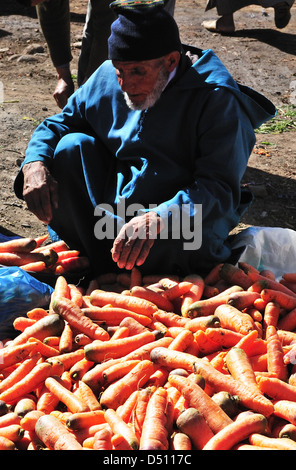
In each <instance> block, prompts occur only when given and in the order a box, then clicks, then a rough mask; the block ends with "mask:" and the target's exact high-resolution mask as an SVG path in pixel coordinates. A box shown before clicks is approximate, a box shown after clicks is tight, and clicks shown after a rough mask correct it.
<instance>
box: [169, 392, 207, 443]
mask: <svg viewBox="0 0 296 470" xmlns="http://www.w3.org/2000/svg"><path fill="white" fill-rule="evenodd" d="M181 396H182V395H181ZM176 426H177V429H178V430H180V431H181V432H182V433H185V434H186V435H188V436H189V437H190V440H191V442H192V444H193V447H194V449H195V450H202V449H203V447H204V446H205V445H206V443H207V442H208V441H209V440H210V439H211V438H212V437H213V436H214V433H213V431H212V430H211V428H210V427H209V425H208V423H207V421H206V420H205V418H204V416H203V415H202V414H201V413H200V412H199V411H198V410H197V409H196V408H192V407H189V408H187V409H185V410H184V411H183V412H182V413H180V414H179V416H178V418H177V419H176Z"/></svg>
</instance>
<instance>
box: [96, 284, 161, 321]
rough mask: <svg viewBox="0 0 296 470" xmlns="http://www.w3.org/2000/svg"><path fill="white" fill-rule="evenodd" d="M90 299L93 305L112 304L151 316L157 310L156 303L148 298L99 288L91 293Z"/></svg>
mask: <svg viewBox="0 0 296 470" xmlns="http://www.w3.org/2000/svg"><path fill="white" fill-rule="evenodd" d="M90 301H91V303H92V304H93V305H96V306H98V307H103V306H104V305H108V304H111V305H112V306H113V307H119V308H125V309H127V310H132V311H133V312H136V313H140V314H142V315H148V316H150V317H151V316H152V315H153V312H155V311H156V310H157V307H156V305H155V304H153V303H152V302H149V301H148V300H145V299H140V298H138V297H133V296H128V295H123V294H119V293H116V292H106V291H102V290H99V289H96V290H94V291H93V292H92V293H91V295H90Z"/></svg>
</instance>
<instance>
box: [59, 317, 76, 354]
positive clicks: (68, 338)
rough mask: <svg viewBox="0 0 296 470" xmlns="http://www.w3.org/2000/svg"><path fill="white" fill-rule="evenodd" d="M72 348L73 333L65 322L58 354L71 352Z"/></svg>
mask: <svg viewBox="0 0 296 470" xmlns="http://www.w3.org/2000/svg"><path fill="white" fill-rule="evenodd" d="M72 347H73V331H72V328H71V326H70V325H69V323H68V322H65V326H64V329H63V331H62V333H61V337H60V343H59V351H60V354H63V353H68V352H70V351H72Z"/></svg>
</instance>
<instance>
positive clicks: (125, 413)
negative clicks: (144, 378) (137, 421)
mask: <svg viewBox="0 0 296 470" xmlns="http://www.w3.org/2000/svg"><path fill="white" fill-rule="evenodd" d="M138 395H139V390H134V391H133V392H132V393H131V394H130V396H129V397H128V398H127V399H126V400H125V402H124V403H123V404H122V405H120V406H119V407H118V408H117V409H116V413H117V414H118V416H120V418H121V419H123V421H124V422H125V423H130V422H131V421H133V420H134V418H133V414H134V410H135V407H136V404H137V401H138Z"/></svg>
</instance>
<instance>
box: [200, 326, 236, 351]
mask: <svg viewBox="0 0 296 470" xmlns="http://www.w3.org/2000/svg"><path fill="white" fill-rule="evenodd" d="M205 335H206V337H207V338H209V339H210V340H211V341H213V342H214V343H217V344H219V345H220V346H222V347H223V348H231V347H233V346H235V345H236V344H237V343H238V341H239V340H240V339H241V338H242V336H243V335H242V333H238V332H237V331H232V330H228V329H227V328H207V329H206V331H205Z"/></svg>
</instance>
